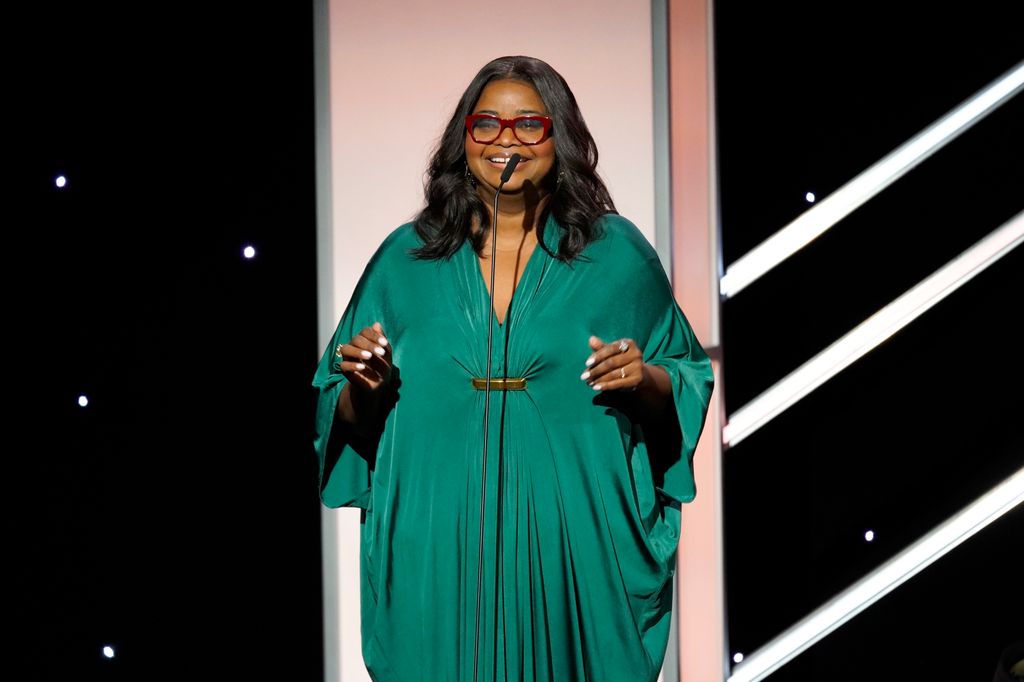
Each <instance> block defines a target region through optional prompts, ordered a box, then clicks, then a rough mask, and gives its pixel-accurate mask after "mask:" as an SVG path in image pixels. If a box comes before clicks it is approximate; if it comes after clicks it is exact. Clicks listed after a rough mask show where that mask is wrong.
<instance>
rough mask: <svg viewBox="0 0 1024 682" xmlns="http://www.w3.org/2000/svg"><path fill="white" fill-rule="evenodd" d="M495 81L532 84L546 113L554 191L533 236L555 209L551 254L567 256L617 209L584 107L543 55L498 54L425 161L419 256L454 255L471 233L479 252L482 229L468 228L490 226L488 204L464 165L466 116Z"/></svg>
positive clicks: (595, 234)
mask: <svg viewBox="0 0 1024 682" xmlns="http://www.w3.org/2000/svg"><path fill="white" fill-rule="evenodd" d="M492 80H516V81H522V82H524V83H527V84H529V85H531V86H532V87H533V88H534V89H535V90H536V91H537V94H539V95H540V98H541V100H542V101H543V102H544V106H546V107H547V109H548V112H549V113H550V115H551V119H552V126H551V136H552V139H554V141H555V164H554V166H553V167H552V169H551V171H550V172H549V173H548V174H547V176H545V178H544V184H545V189H547V190H548V191H549V192H550V194H551V198H550V200H549V201H548V202H547V205H546V206H545V208H544V212H543V213H542V214H541V215H540V216H539V220H538V221H537V230H538V234H537V237H538V243H539V244H540V245H541V246H542V247H543V248H545V250H546V249H547V247H546V246H544V239H543V230H544V223H545V221H546V220H547V217H548V215H552V216H554V218H555V220H556V221H557V222H558V224H559V226H561V228H562V234H561V236H560V238H559V242H558V252H557V253H554V254H551V255H553V256H554V257H556V258H558V259H560V260H563V261H571V260H573V259H574V258H576V257H577V256H579V255H580V253H581V252H582V251H583V249H584V248H585V247H586V246H587V244H589V243H590V242H592V241H594V240H595V239H597V238H598V237H599V236H600V234H599V227H598V222H597V219H598V218H599V217H601V216H602V215H604V214H606V213H616V212H617V211H616V210H615V204H614V203H613V202H612V198H611V195H610V194H609V193H608V189H607V188H606V187H605V185H604V182H603V181H602V180H601V178H600V177H598V175H597V145H596V144H595V143H594V138H593V136H591V134H590V131H589V130H587V126H586V124H585V123H584V122H583V114H582V113H580V108H579V106H578V105H577V104H576V97H575V96H573V94H572V91H571V90H570V89H569V85H568V83H566V82H565V79H564V78H562V76H561V75H559V73H558V72H557V71H555V70H554V69H553V68H551V66H549V65H548V64H546V63H545V62H543V61H541V60H539V59H535V58H533V57H522V56H515V57H499V58H498V59H495V60H493V61H491V62H489V63H488V64H486V65H485V66H484V67H483V68H482V69H480V71H479V72H478V73H477V74H476V76H475V77H474V78H473V80H472V82H471V83H470V84H469V87H467V88H466V91H465V92H464V93H462V98H461V99H460V100H459V103H458V105H457V106H456V107H455V112H454V113H453V114H452V118H451V120H450V121H448V125H447V126H446V127H445V129H444V134H443V135H442V137H441V140H440V142H438V145H437V148H436V149H435V151H434V154H433V157H432V158H431V160H430V167H429V170H428V176H427V182H426V184H425V187H424V193H425V195H426V206H425V207H424V208H423V210H422V211H420V213H419V215H418V216H416V220H415V223H414V225H415V229H416V234H418V235H419V237H420V239H421V240H422V241H423V246H421V247H419V248H418V249H415V250H414V252H413V253H414V254H415V255H416V257H418V258H422V259H427V260H439V259H444V258H449V257H450V256H452V255H453V254H454V253H455V252H456V251H458V250H459V248H460V247H461V246H462V244H463V243H464V242H465V241H466V240H467V239H469V240H470V241H471V243H472V244H473V248H474V249H476V251H477V253H479V252H480V251H481V250H482V248H483V242H484V235H483V233H482V231H477V232H474V231H473V229H472V228H473V223H474V220H475V221H476V222H477V224H479V225H481V226H489V225H490V220H491V215H490V211H489V207H488V206H486V205H485V203H484V201H483V200H482V199H480V197H479V195H478V194H477V193H476V190H475V189H474V188H473V183H472V181H471V179H470V177H468V174H467V168H466V144H465V140H466V127H465V119H466V116H467V115H468V114H471V113H473V107H474V106H476V103H477V100H479V99H480V93H482V92H483V89H484V87H485V86H486V85H487V84H488V83H490V82H491V81H492Z"/></svg>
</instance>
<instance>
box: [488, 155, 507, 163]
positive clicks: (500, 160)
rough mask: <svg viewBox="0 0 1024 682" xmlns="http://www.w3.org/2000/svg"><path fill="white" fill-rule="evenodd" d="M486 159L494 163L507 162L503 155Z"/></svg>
mask: <svg viewBox="0 0 1024 682" xmlns="http://www.w3.org/2000/svg"><path fill="white" fill-rule="evenodd" d="M488 161H492V162H494V163H508V159H506V158H505V157H504V156H492V157H491V158H489V159H488Z"/></svg>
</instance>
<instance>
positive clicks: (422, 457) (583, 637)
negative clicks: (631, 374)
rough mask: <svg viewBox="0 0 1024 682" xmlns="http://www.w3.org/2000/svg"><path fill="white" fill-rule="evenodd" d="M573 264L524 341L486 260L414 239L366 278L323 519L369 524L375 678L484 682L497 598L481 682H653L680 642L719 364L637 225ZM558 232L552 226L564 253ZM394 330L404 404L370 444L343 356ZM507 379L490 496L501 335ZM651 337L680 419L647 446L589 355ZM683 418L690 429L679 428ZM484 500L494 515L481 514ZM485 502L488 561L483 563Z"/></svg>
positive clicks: (544, 283) (349, 316)
mask: <svg viewBox="0 0 1024 682" xmlns="http://www.w3.org/2000/svg"><path fill="white" fill-rule="evenodd" d="M601 223H602V226H603V236H602V238H601V239H599V240H597V241H595V242H593V243H592V244H590V245H589V246H588V247H587V249H586V251H585V252H584V257H583V258H579V259H577V260H575V261H574V262H573V263H571V264H566V263H562V262H560V261H558V260H556V259H554V258H552V257H551V256H550V255H549V254H548V253H546V252H545V251H544V250H543V249H542V248H540V247H539V246H538V248H535V249H534V251H533V254H532V256H531V257H530V260H529V261H528V262H527V265H526V269H525V271H524V272H523V275H522V278H521V280H520V282H519V284H518V286H517V289H516V291H515V294H514V296H513V300H512V303H511V306H510V307H509V311H508V313H507V315H506V319H505V322H504V323H503V324H500V325H499V324H498V322H497V318H495V317H494V315H493V313H492V311H491V310H490V309H489V298H488V294H487V287H486V284H485V282H484V278H483V276H482V273H481V269H480V266H479V262H478V259H477V256H476V253H475V252H474V251H473V249H472V248H471V246H470V245H469V244H468V243H467V244H464V245H463V247H462V248H461V249H460V250H459V251H458V253H456V254H455V255H454V256H453V257H452V258H450V259H448V260H445V261H426V260H416V259H414V258H413V257H411V256H410V254H409V250H410V249H411V248H414V247H416V246H419V245H420V241H419V239H418V237H417V236H416V234H415V232H414V231H413V229H412V226H411V225H403V226H402V227H400V228H398V229H397V230H395V231H394V232H393V233H392V234H391V235H390V236H389V237H388V238H387V239H386V240H385V242H384V243H383V244H382V245H381V247H380V248H379V250H378V251H377V253H376V254H375V255H374V256H373V258H372V260H371V261H370V263H369V265H368V266H367V268H366V271H365V272H364V274H363V276H362V278H361V280H360V282H359V284H358V286H357V288H356V290H355V292H354V294H353V296H352V299H351V301H350V303H349V305H348V308H347V310H346V311H345V313H344V315H343V317H342V319H341V321H340V323H339V324H338V327H337V331H336V333H335V335H334V338H333V339H332V341H331V343H330V344H329V346H328V347H327V349H326V351H325V352H324V355H323V358H322V360H321V362H320V365H319V367H318V369H317V372H316V375H315V378H314V381H313V385H314V386H315V387H316V388H317V389H318V391H319V403H318V407H317V415H316V434H315V445H316V450H317V452H318V454H319V456H320V463H321V484H320V492H321V499H322V501H323V503H324V504H325V505H326V506H328V507H332V508H333V507H341V506H355V507H361V508H363V509H364V510H365V513H364V514H363V515H362V525H361V543H360V557H361V561H360V570H361V580H360V585H361V623H362V649H363V658H364V662H365V664H366V666H367V669H368V670H369V672H370V674H371V676H372V678H373V679H374V680H375V681H376V682H414V681H422V682H471V681H472V680H473V679H474V677H473V662H474V644H475V641H476V639H477V637H476V635H477V621H476V614H477V588H478V585H477V580H478V569H477V566H478V561H479V560H480V552H481V551H482V552H483V569H482V572H481V582H480V597H481V602H480V607H479V614H480V621H479V652H478V654H477V660H478V677H477V679H478V680H479V682H492V681H493V682H520V681H524V682H526V681H528V682H576V681H581V682H582V681H587V682H627V681H628V682H633V681H638V682H646V681H651V682H653V680H655V679H656V678H657V676H658V673H659V671H660V668H661V665H662V662H663V659H664V655H665V650H666V644H667V640H668V630H669V618H670V613H671V605H672V578H673V575H674V571H675V555H676V547H677V542H678V539H679V530H680V528H679V525H680V524H679V521H680V513H679V504H680V503H684V502H689V501H690V500H692V499H693V497H694V494H695V487H694V481H693V469H692V456H693V451H694V447H695V445H696V441H697V438H698V436H699V435H700V432H701V429H702V427H703V424H704V418H705V414H706V411H707V406H708V401H709V397H710V394H711V390H712V383H713V377H712V371H711V365H710V362H709V360H708V357H707V355H706V354H705V353H704V351H703V349H702V348H701V346H700V344H699V342H698V341H697V339H696V338H695V337H694V334H693V332H692V330H691V328H690V326H689V324H688V323H687V321H686V319H685V317H684V316H683V313H682V312H681V311H680V309H679V307H678V306H677V305H676V303H675V300H674V298H673V295H672V290H671V287H670V285H669V282H668V280H667V278H666V276H665V273H664V270H663V269H662V267H661V263H660V261H659V260H658V258H657V255H656V254H655V252H654V250H653V249H652V248H651V246H650V244H649V243H648V242H647V240H646V239H645V238H644V236H643V235H642V234H641V233H640V232H639V230H637V228H636V227H635V226H634V225H633V224H632V223H630V222H629V221H627V220H626V219H624V218H622V217H620V216H617V215H608V216H605V217H604V218H602V219H601ZM559 236H560V228H559V227H558V225H557V224H555V223H554V221H553V220H549V221H548V223H547V225H546V226H545V229H544V232H543V239H544V242H545V244H547V245H548V246H549V248H550V249H551V250H552V251H555V250H556V247H557V242H558V239H559ZM377 321H379V322H380V323H381V324H382V325H383V327H384V330H385V332H386V334H387V337H388V340H389V341H390V343H391V345H392V348H393V362H394V366H395V368H396V373H397V377H398V388H397V396H396V399H395V401H394V404H393V407H392V408H391V410H390V411H389V413H388V414H387V417H386V420H385V422H384V425H383V429H382V430H381V431H380V432H379V434H375V435H373V436H370V437H365V436H359V435H357V434H355V433H351V432H349V430H348V428H347V426H346V425H345V424H343V423H342V422H341V421H340V420H338V419H336V418H335V406H336V404H337V400H338V395H339V393H340V391H341V390H342V388H343V386H344V385H345V383H346V380H345V378H344V377H343V376H342V374H341V373H340V372H339V371H338V370H337V367H336V362H337V361H338V360H339V359H338V358H337V357H336V356H335V352H334V349H335V347H336V346H337V344H341V343H347V342H348V341H349V340H350V339H351V338H352V337H353V336H354V335H355V334H357V333H358V332H359V331H360V330H361V329H363V328H364V327H367V326H369V325H371V324H372V323H374V322H377ZM488 324H492V325H494V329H493V352H492V376H494V377H524V378H526V380H527V387H526V390H522V391H498V392H492V393H491V399H490V403H491V404H490V411H489V413H490V427H489V441H488V443H489V445H488V453H487V459H486V469H487V471H486V476H485V477H484V476H483V472H482V468H483V461H484V459H483V453H482V450H483V448H482V444H483V437H484V396H485V392H484V391H481V390H474V389H473V388H472V385H471V379H472V378H473V377H484V376H485V373H486V369H487V368H486V362H487V358H486V354H487V331H488V330H487V325H488ZM591 335H596V336H598V337H600V338H601V339H603V340H604V341H605V342H611V341H613V340H616V339H619V338H623V337H628V338H632V339H635V340H636V342H637V343H638V345H639V347H640V348H641V349H642V350H643V352H644V359H645V361H646V362H648V363H651V364H655V365H660V366H661V367H663V368H664V369H665V370H667V372H668V374H669V376H670V377H671V380H672V393H673V399H674V410H673V409H671V408H670V409H669V412H668V413H667V414H666V416H665V418H664V419H663V420H661V422H660V423H658V424H656V425H648V426H646V427H645V428H641V426H640V425H639V424H638V423H637V420H636V419H634V418H631V416H630V408H629V407H628V394H621V393H619V392H615V391H609V392H607V393H598V392H595V391H594V390H593V389H592V388H591V387H590V386H588V385H587V384H586V383H585V382H583V381H581V380H580V378H579V377H580V373H581V372H582V371H583V370H584V369H585V367H584V362H585V360H586V358H587V356H588V355H589V350H588V345H587V340H588V338H589V337H590V336H591ZM673 414H675V415H676V417H677V418H673V416H672V415H673ZM481 487H483V492H484V493H485V495H484V496H483V497H482V494H481ZM481 499H483V505H482V506H483V510H484V513H483V517H484V521H483V543H482V545H481V543H480V524H481V522H480V518H481Z"/></svg>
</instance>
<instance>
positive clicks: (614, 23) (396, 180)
mask: <svg viewBox="0 0 1024 682" xmlns="http://www.w3.org/2000/svg"><path fill="white" fill-rule="evenodd" d="M651 6H652V5H651V3H650V0H631V1H629V2H622V1H621V0H563V1H562V2H558V3H549V4H546V5H544V6H543V11H542V12H541V13H540V14H539V15H538V16H537V17H536V19H535V20H534V21H528V20H524V17H523V16H522V10H523V9H524V8H522V7H518V6H517V8H516V10H515V12H513V10H512V9H510V8H509V6H506V5H500V4H496V5H494V6H493V10H489V11H488V10H486V9H482V7H483V6H482V5H481V4H480V3H479V2H471V1H470V0H446V2H444V3H443V4H441V5H439V4H438V3H437V2H425V1H409V0H403V1H402V2H398V1H395V0H385V1H382V2H375V3H364V2H356V1H355V0H317V6H316V10H317V25H316V30H317V69H318V72H317V97H318V101H317V116H318V122H317V137H318V139H317V155H318V158H317V164H318V204H319V205H318V223H319V237H318V250H319V256H318V258H319V263H318V269H319V278H320V280H319V291H320V293H321V300H320V305H319V314H320V330H319V331H320V334H319V336H320V341H321V348H323V347H324V345H323V344H326V343H327V341H328V339H329V337H330V334H331V333H332V332H333V326H334V324H335V322H336V320H337V319H338V317H339V316H340V315H341V313H342V312H343V310H344V308H345V306H346V304H347V302H348V300H349V297H350V296H351V292H352V290H353V288H354V287H355V284H356V282H357V280H358V278H359V276H360V274H361V272H362V270H363V267H364V265H365V264H366V262H367V261H368V259H369V258H370V256H371V255H372V253H373V252H374V250H375V249H376V247H377V246H378V245H379V244H380V242H381V240H382V239H383V238H384V237H385V236H386V235H387V234H388V233H389V232H390V231H391V230H393V229H394V228H395V227H397V226H398V225H400V224H401V223H403V222H406V221H408V220H410V219H411V218H412V217H413V216H414V215H415V214H416V212H417V211H418V210H419V208H420V207H421V205H422V203H423V181H424V177H425V171H426V166H427V160H428V158H429V156H430V154H431V151H432V150H433V148H434V146H435V144H436V142H437V140H438V138H439V136H440V134H441V131H442V129H443V127H444V124H445V123H446V122H447V120H448V119H449V117H450V116H451V114H452V112H453V110H454V108H455V105H456V103H457V101H458V98H459V96H460V95H461V93H462V91H463V90H464V89H465V87H466V86H467V85H468V84H469V81H470V80H471V79H472V77H473V75H474V74H475V73H476V71H477V70H478V69H479V68H480V67H481V66H483V65H484V64H485V63H486V62H488V61H489V60H491V59H493V58H495V57H499V56H503V55H515V54H522V55H530V56H534V57H538V58H540V59H543V60H544V61H546V62H548V63H549V64H551V65H552V66H553V67H554V68H555V69H556V70H557V71H559V72H560V73H561V74H562V76H563V77H565V79H566V80H567V81H568V83H569V85H570V87H572V89H573V91H574V93H575V95H576V97H577V100H578V102H579V105H580V108H581V109H582V111H583V115H584V117H585V119H586V121H587V124H588V126H589V127H590V129H591V131H592V133H593V135H594V137H595V138H596V141H597V144H598V148H599V151H600V165H599V169H598V170H599V172H600V173H601V175H602V177H603V178H604V179H605V181H606V182H607V184H608V187H609V189H610V191H611V193H612V197H613V199H614V201H615V203H616V206H617V208H618V210H619V212H620V213H621V214H622V215H624V216H626V217H628V218H629V219H631V220H632V221H633V222H634V223H636V224H637V225H638V227H639V228H640V229H641V230H642V231H643V232H644V234H645V235H646V236H647V237H648V239H649V240H650V241H651V242H652V244H653V243H655V234H656V233H657V231H656V225H655V196H654V195H655V192H654V187H655V183H654V166H655V158H654V149H655V148H656V146H657V145H658V144H659V143H660V144H661V146H662V147H664V144H665V141H664V140H659V141H656V140H655V139H654V129H655V128H654V112H653V107H654V104H653V102H654V95H653V86H652V79H653V77H654V74H653V73H652V17H651ZM655 6H657V5H655ZM482 11H483V12H484V15H485V17H484V18H483V19H481V18H480V17H481V12H482ZM488 12H490V14H491V16H489V17H487V16H486V15H487V14H488ZM513 14H514V15H515V16H513ZM656 246H659V247H660V248H659V251H660V252H662V253H665V252H666V249H668V248H669V247H668V245H666V244H660V245H657V244H656ZM358 521H359V513H358V510H348V509H343V510H336V511H335V510H325V512H324V526H323V527H324V534H323V548H324V568H325V574H324V595H325V623H324V624H325V630H324V635H325V642H326V647H327V654H326V679H327V680H329V681H333V680H343V681H344V682H363V681H367V680H369V676H368V675H367V674H366V671H365V669H364V667H363V663H362V656H361V654H360V631H359V581H358V573H359V562H358V543H359V536H358ZM674 646H675V644H674V642H673V643H671V644H670V649H672V648H674Z"/></svg>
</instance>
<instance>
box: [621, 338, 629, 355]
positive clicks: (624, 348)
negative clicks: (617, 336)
mask: <svg viewBox="0 0 1024 682" xmlns="http://www.w3.org/2000/svg"><path fill="white" fill-rule="evenodd" d="M627 350H629V344H628V343H626V340H625V339H623V340H621V341H619V352H620V353H625V352H626V351H627Z"/></svg>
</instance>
